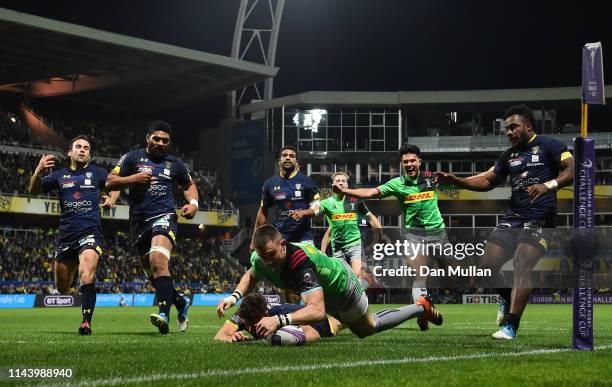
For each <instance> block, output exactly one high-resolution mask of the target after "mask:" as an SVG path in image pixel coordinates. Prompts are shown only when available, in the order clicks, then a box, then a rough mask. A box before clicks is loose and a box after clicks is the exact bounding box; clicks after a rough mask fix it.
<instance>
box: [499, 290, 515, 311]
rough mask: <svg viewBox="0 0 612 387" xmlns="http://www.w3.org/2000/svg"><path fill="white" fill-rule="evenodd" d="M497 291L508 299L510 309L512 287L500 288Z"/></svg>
mask: <svg viewBox="0 0 612 387" xmlns="http://www.w3.org/2000/svg"><path fill="white" fill-rule="evenodd" d="M497 292H498V293H499V295H500V296H501V298H503V299H504V301H506V305H508V309H509V308H510V300H511V299H512V289H511V288H498V289H497Z"/></svg>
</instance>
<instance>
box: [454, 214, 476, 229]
mask: <svg viewBox="0 0 612 387" xmlns="http://www.w3.org/2000/svg"><path fill="white" fill-rule="evenodd" d="M472 218H473V217H472V215H452V216H451V217H450V221H451V224H450V227H473V222H472Z"/></svg>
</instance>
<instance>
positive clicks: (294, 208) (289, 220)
mask: <svg viewBox="0 0 612 387" xmlns="http://www.w3.org/2000/svg"><path fill="white" fill-rule="evenodd" d="M278 165H279V167H280V173H279V174H278V175H275V176H272V177H270V178H269V179H268V180H266V181H265V183H264V184H263V187H262V190H261V191H262V192H261V205H260V207H259V211H258V212H257V218H256V220H255V230H257V228H259V227H260V226H262V225H264V224H265V223H266V221H267V220H268V210H269V208H270V207H274V209H275V211H274V223H273V225H274V227H276V228H277V229H278V231H279V232H280V233H281V235H282V236H283V239H285V240H286V241H288V242H302V243H310V244H314V243H313V240H314V237H313V234H312V230H311V228H310V219H308V218H302V217H300V218H299V219H294V218H293V217H292V214H294V213H296V212H299V211H300V210H306V209H309V208H310V209H313V210H314V211H317V212H318V211H319V193H318V192H317V187H316V185H315V183H314V182H313V181H312V180H311V179H310V177H308V176H306V175H304V174H303V173H301V172H299V171H298V157H297V150H296V149H295V148H293V147H290V146H285V147H283V148H282V149H281V150H280V152H279V159H278ZM255 230H253V233H255ZM250 249H251V251H253V243H252V242H251V246H250Z"/></svg>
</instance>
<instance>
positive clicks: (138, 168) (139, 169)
mask: <svg viewBox="0 0 612 387" xmlns="http://www.w3.org/2000/svg"><path fill="white" fill-rule="evenodd" d="M171 133H172V128H171V127H170V125H169V124H168V123H166V122H164V121H154V122H151V123H150V124H149V127H148V131H147V135H146V141H147V147H146V148H143V149H137V150H134V151H131V152H129V153H126V154H125V155H123V157H121V159H120V160H119V161H118V162H117V166H116V167H115V168H114V169H113V171H112V172H111V173H110V174H109V175H108V180H107V182H106V187H107V189H115V190H116V189H122V188H126V187H129V190H130V194H129V203H130V243H131V246H132V248H133V249H134V250H135V251H136V252H137V254H138V255H139V256H140V257H141V262H143V266H144V265H146V264H147V263H148V264H149V265H150V268H151V270H150V271H147V276H148V278H149V280H151V282H152V284H153V287H154V288H155V294H156V296H157V302H158V306H159V313H154V314H151V316H150V320H151V323H152V324H153V325H155V326H156V327H157V328H158V329H159V332H160V333H161V334H166V333H168V331H169V326H168V324H169V321H170V306H171V305H172V304H174V305H175V306H176V309H177V311H178V319H177V320H178V323H179V330H180V331H181V332H182V331H185V330H186V329H187V322H188V319H187V312H188V308H189V298H188V297H185V296H181V295H180V294H179V293H178V292H177V290H176V289H175V288H174V284H173V281H172V277H171V276H170V269H169V261H170V256H171V251H172V248H173V247H174V244H175V243H176V233H177V229H178V224H177V215H176V210H175V207H174V197H173V195H172V189H173V185H174V184H177V185H178V186H179V188H180V189H181V190H182V191H183V194H184V196H185V200H186V201H187V204H185V205H183V207H182V208H181V210H180V214H181V216H183V217H185V218H187V219H192V218H193V217H194V216H195V215H196V213H197V211H198V207H199V206H198V190H197V187H196V186H195V184H194V183H193V180H192V179H191V176H190V175H189V172H188V171H187V167H186V166H185V164H183V162H182V161H181V160H180V159H178V158H177V157H175V156H172V155H170V154H168V148H169V147H170V137H171ZM147 261H148V262H147ZM144 267H146V266H144Z"/></svg>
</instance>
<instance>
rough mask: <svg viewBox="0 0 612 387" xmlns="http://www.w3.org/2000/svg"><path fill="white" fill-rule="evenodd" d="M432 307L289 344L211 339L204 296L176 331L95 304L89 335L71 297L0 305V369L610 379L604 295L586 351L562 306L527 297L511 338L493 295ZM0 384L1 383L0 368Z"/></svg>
mask: <svg viewBox="0 0 612 387" xmlns="http://www.w3.org/2000/svg"><path fill="white" fill-rule="evenodd" d="M383 307H385V306H382V305H374V306H372V307H371V310H374V309H382V308H383ZM386 307H389V306H388V305H387V306H386ZM440 309H441V311H442V312H443V313H444V320H445V322H444V325H443V326H441V327H432V329H431V330H430V331H428V332H420V331H418V329H417V327H416V322H415V321H414V320H412V321H408V322H407V323H405V324H403V325H401V326H399V327H398V328H396V329H393V330H390V331H387V332H383V333H380V334H378V335H375V336H372V337H369V338H367V339H363V340H361V339H359V338H357V337H355V336H353V335H352V334H351V333H350V332H348V331H343V332H341V333H340V334H339V335H338V336H337V337H334V338H328V339H324V340H323V341H321V342H318V343H309V344H307V345H305V346H303V347H293V348H290V347H289V348H271V347H266V346H264V345H263V344H262V343H260V342H251V343H244V344H223V343H216V342H214V341H213V335H214V333H215V332H216V331H217V329H218V327H219V326H220V324H221V323H222V320H219V319H218V318H217V317H216V315H215V313H214V308H212V307H192V308H191V310H190V316H189V317H190V326H189V330H188V331H187V332H185V333H179V332H178V331H177V329H176V319H175V318H176V312H175V311H174V310H173V314H172V321H171V323H172V329H171V331H170V334H168V335H167V336H161V335H160V334H159V333H157V330H156V329H155V328H154V327H153V326H152V325H151V324H150V323H149V322H148V315H149V313H152V312H154V311H155V309H154V308H98V309H96V312H95V316H94V324H93V330H94V334H93V335H92V336H89V337H81V336H79V335H78V333H77V328H78V323H79V322H80V313H79V310H78V308H69V309H51V308H47V309H44V308H37V309H21V310H19V309H4V310H0V344H1V348H2V350H1V351H0V369H4V372H5V373H4V375H5V376H6V369H7V368H8V367H11V368H14V367H20V368H28V367H47V368H48V367H52V366H53V367H73V368H74V369H75V375H74V377H73V378H72V379H70V380H49V379H47V380H44V381H43V382H44V383H45V384H58V383H65V382H69V383H71V384H76V385H79V384H86V385H92V386H97V385H100V386H102V385H126V384H142V385H159V386H162V385H169V384H172V385H181V386H184V385H194V386H195V385H199V386H201V385H206V386H237V385H243V386H257V385H261V386H277V387H286V386H366V385H369V386H394V387H395V386H405V385H417V386H440V385H445V386H454V385H465V386H474V385H478V386H480V385H495V386H504V385H521V386H523V385H548V386H560V385H573V386H586V385H610V384H612V305H597V306H595V340H596V348H597V349H596V350H595V351H593V352H587V351H582V352H572V351H571V350H570V345H571V317H572V316H571V307H570V306H569V305H529V306H528V307H527V310H526V312H525V315H524V318H523V322H522V323H521V329H520V331H519V338H518V340H516V341H514V342H506V341H504V342H499V341H493V340H492V339H491V338H490V335H491V333H492V332H494V331H495V330H496V328H497V327H496V325H495V323H494V321H495V314H496V310H497V307H496V306H495V305H441V306H440ZM21 382H22V383H24V384H29V385H30V384H32V381H31V380H28V381H23V380H22V381H21ZM5 384H12V382H11V381H10V380H9V379H7V378H6V377H4V378H3V379H2V380H0V385H5Z"/></svg>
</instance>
